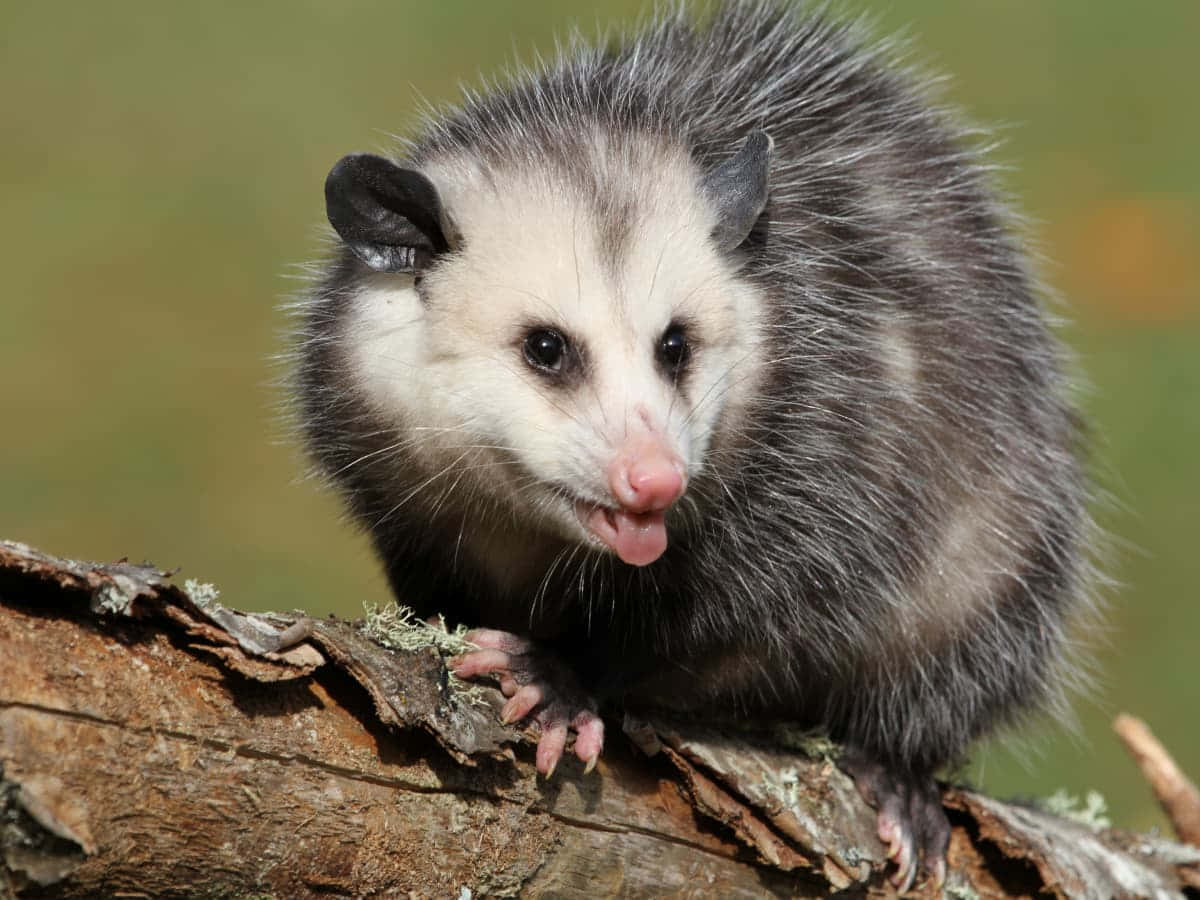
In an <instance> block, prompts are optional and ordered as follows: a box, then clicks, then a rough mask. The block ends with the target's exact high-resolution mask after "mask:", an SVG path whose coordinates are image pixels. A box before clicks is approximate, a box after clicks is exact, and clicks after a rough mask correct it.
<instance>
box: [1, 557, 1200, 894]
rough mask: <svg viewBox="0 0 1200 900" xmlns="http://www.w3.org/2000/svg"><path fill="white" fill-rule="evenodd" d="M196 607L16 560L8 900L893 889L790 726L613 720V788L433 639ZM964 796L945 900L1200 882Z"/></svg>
mask: <svg viewBox="0 0 1200 900" xmlns="http://www.w3.org/2000/svg"><path fill="white" fill-rule="evenodd" d="M202 594H203V591H196V590H193V591H192V593H191V595H189V593H188V592H186V591H185V590H183V589H182V588H180V587H178V586H176V585H175V584H174V583H173V582H172V581H171V580H170V578H169V577H168V576H167V575H166V574H164V573H161V572H158V571H156V570H155V569H153V568H150V567H143V566H131V565H128V564H123V563H122V564H116V565H109V566H103V565H96V564H91V563H80V562H73V561H69V560H61V559H56V558H53V557H50V556H47V555H45V554H41V553H39V552H37V551H34V550H32V549H31V548H29V547H25V546H23V545H20V544H13V543H4V542H0V654H2V655H3V656H2V658H0V897H5V896H8V895H15V896H21V897H40V896H54V897H78V896H89V897H90V896H127V897H128V896H244V895H248V894H255V895H263V894H266V895H276V896H280V897H305V896H311V897H316V896H321V897H331V896H366V895H393V894H400V895H406V894H410V893H411V894H413V895H415V896H438V897H466V896H474V897H479V896H484V895H488V896H491V895H497V896H502V895H514V894H517V893H521V894H522V895H523V896H539V895H552V896H566V897H575V896H578V897H598V896H659V895H677V896H688V895H695V896H722V897H726V896H728V897H736V896H764V895H778V896H818V895H823V894H826V893H828V892H830V891H832V890H844V891H845V892H846V893H845V896H863V895H872V894H879V895H887V894H889V893H891V889H890V887H888V885H887V881H886V860H885V859H884V858H883V852H882V848H881V846H880V845H879V842H878V840H877V839H876V837H875V834H874V814H873V813H872V812H871V810H870V809H869V808H867V807H866V805H865V804H863V803H862V801H861V800H860V799H859V798H858V796H857V794H856V792H855V791H854V789H853V786H852V784H851V782H850V781H849V779H848V778H846V776H844V775H843V774H842V773H841V772H840V771H839V770H838V769H837V768H836V767H835V766H834V765H833V764H832V762H830V761H829V760H827V759H821V758H819V757H818V758H816V759H813V758H811V757H809V756H806V755H805V753H804V752H803V751H804V750H808V751H809V752H812V751H813V748H814V747H816V748H818V750H819V744H816V743H813V742H809V741H805V740H799V739H796V738H795V737H793V736H790V735H789V734H788V733H787V731H786V730H785V729H778V728H776V729H774V730H773V731H771V732H770V733H765V734H757V735H748V734H737V735H732V734H729V733H718V732H715V731H706V730H704V729H701V728H697V727H694V726H685V725H683V724H679V723H668V722H651V723H640V724H639V725H638V727H637V728H631V729H630V732H631V735H633V736H634V737H635V738H636V740H632V739H630V738H626V737H625V736H624V735H623V734H622V733H621V732H620V730H619V729H618V728H617V727H615V725H616V723H610V726H612V727H610V739H609V743H608V747H607V749H606V751H605V755H604V757H603V759H602V761H601V763H600V766H599V767H598V768H597V770H596V771H595V772H594V773H592V774H590V775H587V776H585V775H584V774H583V771H582V766H581V765H579V764H578V763H577V762H575V761H574V760H568V761H564V763H563V764H562V765H560V767H559V769H558V771H557V772H556V774H555V776H554V778H553V780H552V781H550V782H549V783H546V782H545V781H543V780H541V779H539V778H538V777H537V776H536V774H535V772H534V769H533V764H532V760H533V744H532V742H531V740H530V736H529V735H528V734H526V733H524V732H522V731H520V730H518V729H514V728H508V727H504V726H501V725H500V724H499V723H498V720H497V717H496V710H497V709H498V708H499V694H498V692H496V691H493V690H490V689H486V688H478V687H476V688H471V687H469V686H467V685H464V684H462V683H461V682H457V681H456V680H455V679H453V678H451V677H450V676H449V675H448V674H447V670H446V668H445V666H444V664H443V659H442V655H441V653H439V651H438V650H437V649H435V647H433V646H425V647H419V648H415V649H409V650H405V651H397V650H391V649H387V648H385V647H383V646H380V644H378V643H377V642H376V641H375V640H373V639H372V638H371V637H369V636H368V633H367V632H365V631H364V629H363V627H362V626H361V625H360V624H355V623H348V622H342V621H335V620H332V619H330V620H322V621H310V620H306V619H304V618H303V616H299V615H265V616H249V615H243V614H240V613H236V612H234V611H232V610H229V609H226V608H224V607H221V606H218V605H217V604H215V603H214V602H206V601H205V598H204V597H203V596H202ZM198 601H199V602H198ZM281 634H282V635H284V638H283V640H281V639H280V636H281ZM297 636H300V637H302V638H303V640H301V641H300V642H299V643H297V644H295V645H294V646H290V649H286V650H284V651H282V652H279V647H280V646H281V644H282V645H290V641H291V640H292V639H294V638H295V637H297ZM789 746H790V749H789ZM639 748H640V749H639ZM645 750H650V751H657V752H654V754H653V755H652V756H647V755H646V754H645ZM946 804H947V807H948V808H949V810H950V815H951V819H952V822H953V824H954V835H953V839H952V842H951V847H950V857H949V861H950V867H951V870H952V875H951V877H950V880H949V883H948V893H949V895H950V896H955V897H971V896H979V897H992V896H1011V895H1025V896H1042V895H1045V896H1064V897H1065V896H1070V897H1112V896H1138V897H1142V896H1178V895H1180V893H1181V892H1182V891H1184V890H1185V889H1186V886H1187V885H1189V884H1194V879H1195V878H1196V872H1197V871H1198V869H1197V867H1200V851H1198V850H1196V849H1195V848H1188V847H1185V846H1182V845H1177V844H1172V843H1170V842H1167V841H1163V840H1161V839H1156V838H1150V837H1145V836H1138V835H1130V834H1126V833H1122V832H1119V831H1116V830H1111V829H1109V830H1103V831H1095V830H1092V829H1091V828H1088V827H1087V826H1085V825H1082V824H1079V823H1076V822H1073V821H1069V820H1066V819H1062V818H1057V817H1055V816H1052V815H1049V814H1048V813H1045V812H1042V811H1040V810H1037V809H1033V808H1029V807H1022V806H1014V805H1008V804H1003V803H1000V802H998V801H995V800H992V799H990V798H987V797H983V796H980V795H978V794H975V793H972V792H970V791H965V790H956V789H952V790H948V791H947V793H946ZM468 892H469V893H468ZM916 893H917V894H918V895H929V896H932V894H933V891H932V888H931V887H930V886H928V885H919V886H918V890H917V892H916Z"/></svg>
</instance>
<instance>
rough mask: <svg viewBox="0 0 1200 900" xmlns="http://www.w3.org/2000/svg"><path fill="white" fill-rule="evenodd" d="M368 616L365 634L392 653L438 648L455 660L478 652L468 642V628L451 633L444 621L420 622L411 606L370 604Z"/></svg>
mask: <svg viewBox="0 0 1200 900" xmlns="http://www.w3.org/2000/svg"><path fill="white" fill-rule="evenodd" d="M364 612H365V613H366V618H365V620H364V621H363V624H362V625H361V626H360V628H361V629H362V632H363V633H364V634H365V635H367V637H369V638H371V639H372V640H374V641H375V642H376V643H378V644H382V645H383V646H385V647H387V648H389V649H391V650H423V649H425V648H426V647H434V648H436V649H437V650H438V652H439V653H443V654H446V655H449V656H454V655H456V654H459V653H466V652H467V651H468V650H475V649H477V648H476V647H475V645H474V644H472V643H471V642H470V641H468V640H467V638H466V634H467V629H466V627H465V626H463V625H459V626H457V627H456V628H455V629H454V630H453V631H450V630H448V629H447V628H446V625H445V622H444V621H442V620H441V619H440V618H439V619H438V624H436V625H435V624H430V623H429V622H426V621H425V620H424V619H421V618H419V617H418V616H417V615H416V613H414V612H413V611H412V610H411V609H409V608H408V607H407V606H399V605H398V604H395V603H388V604H386V605H384V606H376V605H374V604H367V605H366V606H365V607H364Z"/></svg>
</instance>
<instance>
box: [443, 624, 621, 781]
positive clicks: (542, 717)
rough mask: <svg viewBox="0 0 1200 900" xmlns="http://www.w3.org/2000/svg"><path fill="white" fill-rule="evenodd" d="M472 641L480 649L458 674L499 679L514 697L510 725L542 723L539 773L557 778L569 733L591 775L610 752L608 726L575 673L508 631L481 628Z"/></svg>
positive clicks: (462, 660)
mask: <svg viewBox="0 0 1200 900" xmlns="http://www.w3.org/2000/svg"><path fill="white" fill-rule="evenodd" d="M467 640H469V641H470V642H471V643H473V644H475V646H477V647H478V648H479V649H478V650H472V651H470V652H468V653H464V654H463V655H462V656H460V657H458V659H456V660H455V661H454V662H453V669H454V674H455V675H457V676H459V677H460V678H470V677H472V676H475V675H491V676H493V677H495V678H496V679H498V680H499V682H500V691H501V693H503V694H504V696H506V697H508V702H507V703H505V704H504V709H503V710H502V711H501V718H502V719H503V720H504V721H505V722H506V723H508V722H519V721H521V720H522V719H526V718H529V719H533V721H535V722H537V724H538V727H539V728H540V729H541V736H540V738H539V739H538V747H537V770H538V771H539V772H541V773H542V774H543V775H545V776H546V777H547V778H549V777H550V776H551V775H553V774H554V769H555V767H556V766H557V765H558V761H559V760H560V759H561V758H562V755H563V750H564V749H565V748H566V744H567V736H568V733H569V732H570V731H574V732H575V755H576V756H577V757H579V759H580V760H581V761H582V762H583V763H584V764H585V765H586V766H587V771H589V772H590V771H591V770H592V767H593V766H595V765H596V760H598V759H599V758H600V751H601V750H602V749H603V748H604V722H603V721H602V720H601V719H600V717H599V716H598V715H597V714H596V703H595V701H593V700H592V698H591V697H590V696H589V695H588V694H587V692H586V691H584V690H583V688H582V687H581V686H580V684H579V679H578V678H577V677H576V675H575V673H574V672H573V671H571V669H570V668H569V667H568V666H567V665H565V664H564V663H563V662H562V661H561V660H559V659H558V658H557V657H556V656H555V655H554V654H553V653H550V652H548V651H546V650H545V649H543V648H541V647H539V646H538V645H537V644H535V643H534V642H533V641H531V640H529V639H528V638H523V637H520V636H518V635H515V634H510V633H508V632H506V631H494V630H492V629H486V628H481V629H477V630H475V631H472V632H470V633H469V634H468V635H467Z"/></svg>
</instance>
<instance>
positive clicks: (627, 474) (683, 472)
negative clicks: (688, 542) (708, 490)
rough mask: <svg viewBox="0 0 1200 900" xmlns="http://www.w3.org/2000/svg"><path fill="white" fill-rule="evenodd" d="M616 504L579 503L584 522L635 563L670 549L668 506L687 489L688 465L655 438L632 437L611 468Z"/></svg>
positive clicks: (609, 483) (650, 558)
mask: <svg viewBox="0 0 1200 900" xmlns="http://www.w3.org/2000/svg"><path fill="white" fill-rule="evenodd" d="M608 485H609V490H610V491H611V492H612V496H613V499H614V500H615V501H616V504H617V505H616V506H615V507H606V506H593V505H584V504H580V505H579V506H578V507H577V508H576V513H577V514H578V515H579V519H580V521H581V522H582V523H583V526H584V527H585V528H586V529H587V530H588V531H590V532H591V533H592V534H593V535H595V536H596V537H597V538H599V539H600V540H601V541H602V542H603V543H604V544H606V545H607V546H608V547H609V548H610V549H612V551H613V552H614V553H616V554H617V556H619V557H620V558H621V560H622V561H624V562H627V563H629V564H630V565H631V566H645V565H648V564H649V563H652V562H654V561H655V560H656V559H658V558H659V557H660V556H662V555H663V552H664V551H665V550H666V549H667V510H668V509H669V508H670V507H671V504H673V503H674V502H675V501H676V500H678V499H679V498H680V497H682V496H683V492H684V491H685V490H686V489H687V467H686V466H685V465H684V463H683V460H681V459H679V457H677V456H676V455H675V454H673V453H671V452H669V451H668V450H667V449H666V448H665V447H664V446H663V444H662V443H661V441H659V440H656V439H653V438H652V439H649V440H646V441H638V442H630V443H629V444H628V445H626V447H625V448H624V450H623V451H622V452H621V453H620V454H619V455H618V456H617V458H616V459H615V460H614V461H613V463H612V465H610V466H609V468H608Z"/></svg>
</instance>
